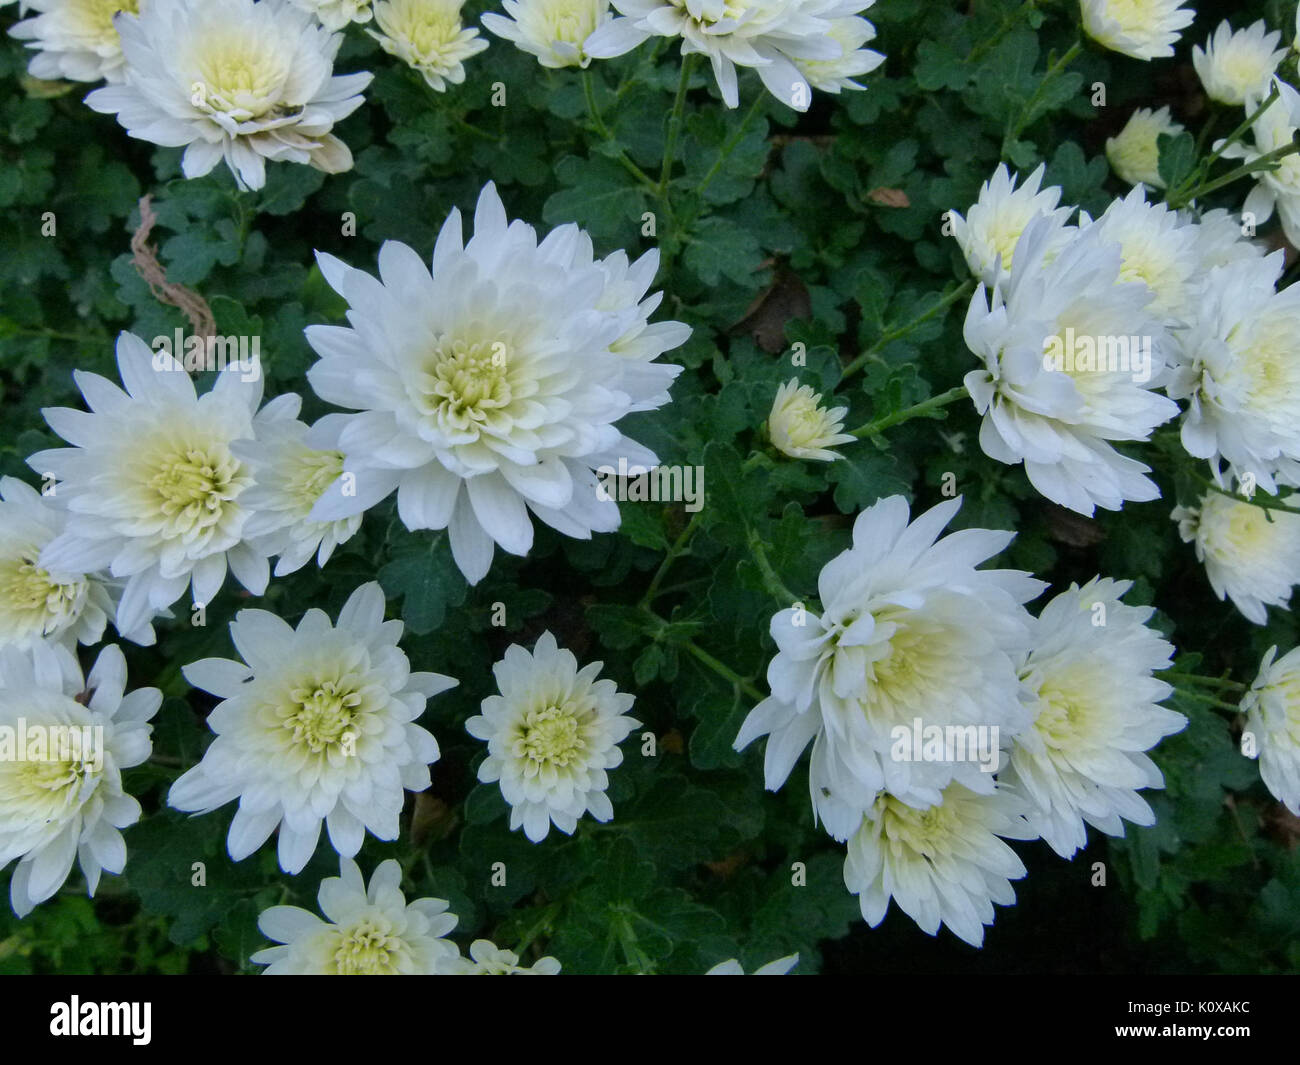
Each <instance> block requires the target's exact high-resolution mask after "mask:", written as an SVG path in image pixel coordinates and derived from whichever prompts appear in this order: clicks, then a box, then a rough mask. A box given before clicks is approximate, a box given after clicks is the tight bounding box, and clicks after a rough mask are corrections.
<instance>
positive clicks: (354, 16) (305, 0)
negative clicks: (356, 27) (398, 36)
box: [293, 0, 374, 33]
mask: <svg viewBox="0 0 1300 1065" xmlns="http://www.w3.org/2000/svg"><path fill="white" fill-rule="evenodd" d="M293 4H294V6H296V7H300V8H302V9H303V10H304V11H310V12H311V13H312V14H313V15H315V16H316V17H317V18H318V19H319V20H320V24H321V25H322V26H324V27H325V28H326V29H327V30H329V31H330V32H331V33H337V32H338V31H339V30H343V29H347V27H348V26H349V25H351V24H352V23H353V22H356V23H366V22H369V21H370V20H371V18H372V17H373V16H374V12H373V11H372V10H371V9H370V0H293Z"/></svg>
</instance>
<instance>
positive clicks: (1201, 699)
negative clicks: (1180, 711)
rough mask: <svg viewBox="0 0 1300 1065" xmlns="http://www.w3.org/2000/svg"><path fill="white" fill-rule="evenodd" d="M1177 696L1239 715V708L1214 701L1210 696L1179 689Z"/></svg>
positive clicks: (1218, 700)
mask: <svg viewBox="0 0 1300 1065" xmlns="http://www.w3.org/2000/svg"><path fill="white" fill-rule="evenodd" d="M1178 694H1179V695H1181V696H1182V697H1183V698H1184V699H1193V700H1195V701H1196V702H1198V703H1204V704H1205V705H1206V706H1213V707H1215V708H1216V709H1218V710H1227V711H1228V712H1229V713H1231V714H1239V713H1241V707H1239V706H1236V705H1234V704H1232V703H1225V702H1224V701H1223V700H1222V699H1216V698H1214V696H1212V695H1202V694H1201V693H1200V692H1192V691H1188V690H1187V689H1186V688H1179V689H1178Z"/></svg>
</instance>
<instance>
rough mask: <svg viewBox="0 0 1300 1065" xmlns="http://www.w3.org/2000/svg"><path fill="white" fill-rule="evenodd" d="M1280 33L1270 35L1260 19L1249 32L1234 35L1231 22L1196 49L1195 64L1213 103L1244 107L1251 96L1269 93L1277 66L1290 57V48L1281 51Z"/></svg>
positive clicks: (1193, 53)
mask: <svg viewBox="0 0 1300 1065" xmlns="http://www.w3.org/2000/svg"><path fill="white" fill-rule="evenodd" d="M1281 40H1282V35H1281V34H1280V33H1277V32H1274V33H1269V32H1268V27H1267V26H1266V25H1265V24H1264V20H1263V19H1260V20H1259V21H1258V22H1256V23H1254V24H1253V25H1252V26H1251V27H1250V28H1249V29H1244V30H1239V31H1237V32H1235V33H1234V32H1233V29H1232V27H1231V26H1230V25H1228V21H1227V19H1224V21H1223V22H1221V23H1219V28H1218V29H1217V30H1215V31H1214V35H1213V36H1212V37H1211V38H1210V39H1209V40H1207V41H1206V42H1205V47H1204V48H1202V47H1201V46H1200V45H1197V46H1196V47H1195V48H1193V49H1192V65H1193V66H1195V67H1196V73H1197V75H1198V76H1199V77H1200V79H1201V84H1202V85H1203V86H1205V93H1206V95H1207V96H1209V98H1210V99H1211V100H1215V101H1217V102H1218V103H1221V104H1227V105H1228V106H1230V107H1241V106H1243V105H1244V104H1245V102H1246V98H1247V97H1249V96H1257V95H1261V94H1263V93H1266V92H1268V86H1269V82H1270V81H1271V80H1272V78H1273V72H1274V71H1275V70H1277V65H1278V64H1279V63H1280V62H1282V60H1283V59H1285V58H1286V49H1285V48H1278V44H1279V42H1280V41H1281Z"/></svg>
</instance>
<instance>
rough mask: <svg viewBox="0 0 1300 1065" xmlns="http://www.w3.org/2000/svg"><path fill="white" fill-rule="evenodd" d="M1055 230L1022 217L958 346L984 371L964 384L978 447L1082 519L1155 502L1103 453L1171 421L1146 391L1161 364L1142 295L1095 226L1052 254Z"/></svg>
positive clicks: (1112, 453)
mask: <svg viewBox="0 0 1300 1065" xmlns="http://www.w3.org/2000/svg"><path fill="white" fill-rule="evenodd" d="M1054 230H1055V227H1054V226H1053V224H1052V222H1051V220H1050V219H1047V218H1037V219H1034V220H1033V221H1031V222H1030V223H1029V225H1028V227H1027V228H1026V229H1025V233H1024V236H1022V237H1021V239H1020V243H1019V244H1018V245H1017V246H1016V259H1015V263H1014V265H1013V266H1012V271H1011V280H1010V282H1009V283H1008V284H1007V286H1006V287H1005V288H1001V287H999V288H995V289H994V290H993V293H992V296H991V298H990V297H988V296H987V295H986V293H985V290H984V286H983V285H981V286H980V288H979V290H978V291H977V292H976V293H975V296H974V298H973V299H972V300H971V305H970V310H969V312H968V313H967V316H966V325H965V337H966V344H967V346H968V347H969V348H970V350H971V351H972V352H974V353H975V355H977V356H978V357H979V358H980V360H981V361H982V362H983V363H984V369H982V370H972V371H971V372H970V373H969V374H967V375H966V379H965V383H966V387H967V389H969V390H970V394H971V398H972V399H973V400H974V401H975V408H976V410H978V411H979V413H980V414H982V415H984V422H983V424H982V425H981V427H980V447H981V448H983V450H984V453H985V454H986V455H988V456H989V457H990V458H994V459H997V460H998V461H999V462H1006V463H1009V464H1012V465H1014V464H1016V463H1020V462H1023V463H1024V466H1025V473H1026V474H1027V475H1028V477H1029V481H1030V483H1031V484H1032V485H1033V486H1034V487H1035V488H1037V489H1038V491H1039V492H1041V493H1042V494H1043V495H1044V496H1046V497H1047V498H1048V499H1050V500H1052V501H1053V502H1054V503H1059V504H1061V505H1062V506H1065V507H1069V508H1070V509H1071V510H1074V511H1077V512H1079V513H1080V514H1087V515H1091V514H1092V513H1093V510H1094V508H1095V507H1099V506H1100V507H1104V508H1105V509H1107V510H1118V509H1119V508H1120V507H1121V506H1123V504H1124V501H1125V500H1137V501H1145V500H1149V499H1157V498H1159V496H1160V489H1159V488H1157V487H1156V485H1155V483H1154V482H1153V481H1151V480H1149V479H1148V478H1147V477H1146V476H1145V474H1147V473H1149V472H1150V468H1149V467H1147V466H1145V465H1143V464H1142V463H1140V462H1138V461H1137V460H1136V459H1131V458H1128V457H1127V456H1124V455H1121V454H1120V453H1119V452H1118V451H1116V450H1115V448H1114V447H1113V446H1112V445H1111V441H1113V440H1147V439H1148V438H1149V437H1150V435H1151V432H1152V431H1153V430H1154V429H1155V428H1156V427H1157V426H1159V425H1162V424H1164V423H1165V422H1167V421H1168V420H1169V419H1170V418H1172V417H1174V415H1176V414H1177V413H1178V405H1177V404H1176V403H1174V402H1173V401H1172V400H1170V399H1168V398H1166V397H1165V396H1162V395H1159V394H1158V393H1157V392H1156V391H1155V389H1156V388H1157V387H1159V386H1160V385H1161V384H1162V383H1163V379H1164V376H1165V370H1166V365H1165V357H1166V356H1165V354H1164V341H1165V334H1164V327H1163V325H1162V324H1161V322H1160V321H1159V320H1158V319H1156V318H1154V317H1153V316H1152V314H1151V311H1150V309H1149V304H1150V303H1151V299H1152V296H1151V291H1150V290H1149V289H1148V288H1147V287H1146V286H1145V285H1141V284H1135V283H1123V282H1121V281H1120V280H1119V277H1120V269H1121V266H1122V255H1121V251H1120V246H1119V245H1118V244H1115V243H1113V242H1110V241H1107V240H1105V239H1104V237H1103V235H1102V233H1101V231H1100V230H1099V229H1098V228H1097V227H1095V226H1090V227H1089V228H1087V229H1085V230H1081V231H1080V232H1079V235H1078V237H1077V238H1076V239H1075V240H1073V241H1072V242H1071V243H1070V244H1069V245H1068V246H1067V247H1066V248H1065V249H1064V250H1062V251H1061V252H1059V254H1056V255H1055V257H1054V258H1052V257H1050V252H1051V251H1052V243H1051V242H1052V239H1053V235H1054Z"/></svg>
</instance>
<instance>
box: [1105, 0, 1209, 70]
mask: <svg viewBox="0 0 1300 1065" xmlns="http://www.w3.org/2000/svg"><path fill="white" fill-rule="evenodd" d="M1186 2H1187V0H1079V10H1080V12H1081V13H1082V15H1083V28H1084V30H1085V31H1086V32H1087V34H1088V36H1089V37H1091V38H1092V39H1093V40H1094V41H1096V42H1097V43H1098V44H1100V45H1104V46H1105V47H1106V48H1109V49H1110V50H1111V51H1113V52H1120V53H1122V54H1123V55H1127V56H1132V57H1133V58H1134V59H1167V58H1169V57H1170V56H1172V55H1173V54H1174V45H1175V44H1177V43H1178V39H1179V37H1180V36H1181V35H1182V32H1183V30H1185V29H1186V28H1187V27H1188V26H1190V25H1191V24H1192V20H1193V19H1195V18H1196V12H1195V11H1194V10H1192V9H1191V8H1186V7H1183V6H1182V5H1183V4H1184V3H1186Z"/></svg>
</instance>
